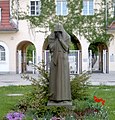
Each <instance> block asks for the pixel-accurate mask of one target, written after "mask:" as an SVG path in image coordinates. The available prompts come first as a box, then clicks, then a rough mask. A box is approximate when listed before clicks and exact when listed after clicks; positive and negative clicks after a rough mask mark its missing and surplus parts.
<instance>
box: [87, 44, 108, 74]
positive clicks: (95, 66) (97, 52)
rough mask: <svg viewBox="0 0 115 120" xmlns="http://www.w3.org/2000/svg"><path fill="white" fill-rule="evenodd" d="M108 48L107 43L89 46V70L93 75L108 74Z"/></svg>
mask: <svg viewBox="0 0 115 120" xmlns="http://www.w3.org/2000/svg"><path fill="white" fill-rule="evenodd" d="M108 64H109V59H108V47H107V45H106V44H105V43H101V42H97V43H92V44H90V46H89V68H90V72H93V73H108V71H109V68H108V66H109V65H108Z"/></svg>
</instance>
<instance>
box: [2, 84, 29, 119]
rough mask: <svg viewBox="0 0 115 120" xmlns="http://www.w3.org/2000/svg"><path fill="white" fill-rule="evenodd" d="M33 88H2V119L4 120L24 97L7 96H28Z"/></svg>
mask: <svg viewBox="0 0 115 120" xmlns="http://www.w3.org/2000/svg"><path fill="white" fill-rule="evenodd" d="M30 90H31V86H9V87H0V118H3V116H5V115H6V114H7V113H8V112H9V111H10V110H11V109H12V108H13V106H14V105H15V104H16V103H17V102H18V101H19V99H21V98H22V97H23V96H7V94H26V93H27V92H29V91H30Z"/></svg>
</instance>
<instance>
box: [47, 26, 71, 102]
mask: <svg viewBox="0 0 115 120" xmlns="http://www.w3.org/2000/svg"><path fill="white" fill-rule="evenodd" d="M56 31H60V32H61V33H62V34H61V37H60V38H59V39H57V38H55V32H56ZM69 43H70V36H69V35H68V34H67V33H66V31H65V30H64V28H63V26H62V25H61V24H57V25H56V26H55V29H54V32H52V33H51V34H50V36H49V39H48V44H49V50H50V53H51V63H50V81H49V92H50V100H51V101H57V102H58V101H70V100H71V90H70V75H69V61H68V52H69Z"/></svg>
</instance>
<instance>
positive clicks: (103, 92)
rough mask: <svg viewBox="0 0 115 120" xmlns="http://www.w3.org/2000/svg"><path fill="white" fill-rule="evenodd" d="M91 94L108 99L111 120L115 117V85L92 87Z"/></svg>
mask: <svg viewBox="0 0 115 120" xmlns="http://www.w3.org/2000/svg"><path fill="white" fill-rule="evenodd" d="M89 92H90V94H92V95H95V96H97V97H98V98H103V99H104V100H106V102H105V105H104V106H105V107H106V108H107V111H108V116H109V120H114V117H115V86H95V87H90V89H89Z"/></svg>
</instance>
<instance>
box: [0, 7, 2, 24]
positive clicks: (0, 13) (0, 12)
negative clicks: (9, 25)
mask: <svg viewBox="0 0 115 120" xmlns="http://www.w3.org/2000/svg"><path fill="white" fill-rule="evenodd" d="M1 20H2V8H0V22H1Z"/></svg>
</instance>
